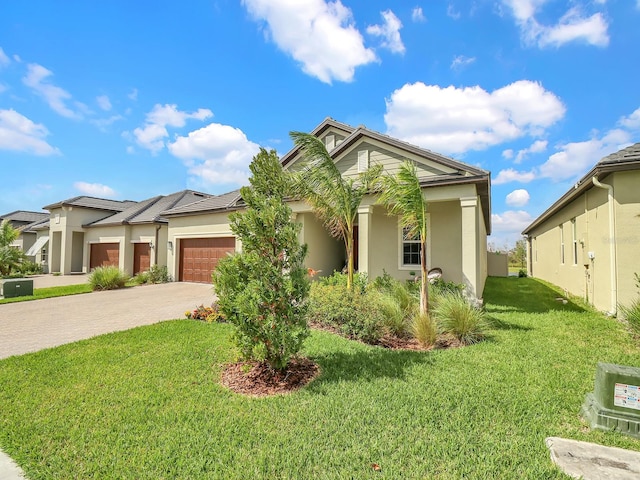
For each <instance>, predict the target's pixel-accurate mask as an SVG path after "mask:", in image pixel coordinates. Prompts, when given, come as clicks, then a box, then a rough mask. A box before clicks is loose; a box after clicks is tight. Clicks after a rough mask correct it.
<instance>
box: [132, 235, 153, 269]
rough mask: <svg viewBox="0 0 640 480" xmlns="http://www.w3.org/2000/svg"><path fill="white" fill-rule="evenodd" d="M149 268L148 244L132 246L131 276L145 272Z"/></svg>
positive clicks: (149, 248)
mask: <svg viewBox="0 0 640 480" xmlns="http://www.w3.org/2000/svg"><path fill="white" fill-rule="evenodd" d="M149 267H151V247H150V246H149V244H148V243H134V244H133V274H134V275H135V274H137V273H140V272H146V271H147V270H149Z"/></svg>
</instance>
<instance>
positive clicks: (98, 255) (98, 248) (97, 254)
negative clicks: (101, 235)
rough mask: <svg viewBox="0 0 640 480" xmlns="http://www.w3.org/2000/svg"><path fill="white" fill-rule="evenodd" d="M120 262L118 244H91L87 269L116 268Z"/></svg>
mask: <svg viewBox="0 0 640 480" xmlns="http://www.w3.org/2000/svg"><path fill="white" fill-rule="evenodd" d="M119 261H120V244H119V243H92V244H91V256H90V257H89V268H90V269H91V270H93V269H94V268H96V267H110V266H114V267H117V266H118V265H119Z"/></svg>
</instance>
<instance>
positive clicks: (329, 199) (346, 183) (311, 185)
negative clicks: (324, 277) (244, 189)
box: [289, 132, 382, 289]
mask: <svg viewBox="0 0 640 480" xmlns="http://www.w3.org/2000/svg"><path fill="white" fill-rule="evenodd" d="M289 135H290V136H291V139H292V140H293V143H294V144H295V145H296V146H297V147H300V151H301V153H302V155H303V158H304V160H305V161H306V164H305V166H304V168H303V169H302V170H299V171H296V172H293V173H292V174H291V175H292V178H293V185H294V194H295V195H296V196H299V197H301V198H303V199H305V200H306V201H307V202H309V204H310V205H311V208H312V209H313V211H314V213H315V214H316V215H318V217H320V219H321V220H322V222H323V223H324V225H325V226H326V227H327V229H328V230H329V233H330V234H331V235H332V236H333V237H335V238H341V239H342V240H343V241H344V244H345V248H346V252H347V288H348V289H351V286H352V285H353V270H354V264H353V262H354V244H353V227H354V223H355V221H356V217H357V215H358V207H359V206H360V203H361V202H362V198H363V197H364V196H365V195H366V194H367V193H368V192H369V187H370V186H371V185H373V184H374V182H375V181H376V180H377V179H378V178H379V176H380V173H381V171H382V167H381V166H379V165H378V166H374V167H371V168H369V169H368V170H367V171H366V172H363V173H361V174H360V175H359V176H358V177H357V178H355V179H354V178H345V177H343V176H342V175H341V174H340V171H339V170H338V168H337V167H336V165H335V163H334V162H333V159H332V158H331V155H329V152H327V149H326V147H325V146H324V143H322V141H321V140H320V139H319V138H317V137H315V136H313V135H311V134H309V133H304V132H291V133H290V134H289Z"/></svg>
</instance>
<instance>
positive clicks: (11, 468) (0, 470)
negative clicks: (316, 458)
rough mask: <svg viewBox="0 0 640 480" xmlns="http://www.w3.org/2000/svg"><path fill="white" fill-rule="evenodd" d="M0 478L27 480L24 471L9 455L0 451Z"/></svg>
mask: <svg viewBox="0 0 640 480" xmlns="http://www.w3.org/2000/svg"><path fill="white" fill-rule="evenodd" d="M0 478H1V479H2V480H26V478H27V477H26V476H25V474H24V472H23V471H22V469H21V468H20V467H19V466H18V465H17V464H16V462H14V461H13V460H12V459H11V457H10V456H9V455H7V454H6V453H4V452H3V451H2V450H0Z"/></svg>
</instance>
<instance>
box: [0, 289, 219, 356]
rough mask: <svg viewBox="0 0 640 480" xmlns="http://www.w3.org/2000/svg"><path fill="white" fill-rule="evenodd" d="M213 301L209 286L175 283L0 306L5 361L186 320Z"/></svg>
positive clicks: (1, 350)
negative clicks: (107, 334) (194, 311)
mask: <svg viewBox="0 0 640 480" xmlns="http://www.w3.org/2000/svg"><path fill="white" fill-rule="evenodd" d="M214 299H215V297H214V294H213V290H212V286H211V285H209V284H200V283H185V282H174V283H164V284H159V285H145V286H140V287H132V288H124V289H121V290H110V291H106V292H93V293H86V294H81V295H71V296H67V297H56V298H47V299H42V300H33V301H29V302H18V303H8V304H4V305H0V359H1V358H7V357H10V356H12V355H22V354H24V353H28V352H35V351H37V350H42V349H44V348H50V347H55V346H58V345H62V344H65V343H71V342H75V341H78V340H82V339H85V338H91V337H94V336H96V335H102V334H104V333H110V332H115V331H120V330H127V329H129V328H133V327H138V326H141V325H150V324H152V323H156V322H160V321H162V320H171V319H174V318H184V312H185V311H186V310H193V309H194V308H195V307H196V306H197V305H200V304H204V305H211V303H212V302H213V300H214Z"/></svg>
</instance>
